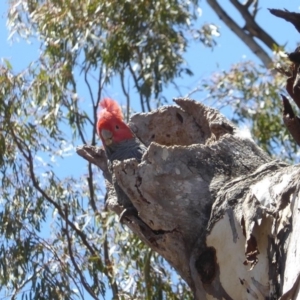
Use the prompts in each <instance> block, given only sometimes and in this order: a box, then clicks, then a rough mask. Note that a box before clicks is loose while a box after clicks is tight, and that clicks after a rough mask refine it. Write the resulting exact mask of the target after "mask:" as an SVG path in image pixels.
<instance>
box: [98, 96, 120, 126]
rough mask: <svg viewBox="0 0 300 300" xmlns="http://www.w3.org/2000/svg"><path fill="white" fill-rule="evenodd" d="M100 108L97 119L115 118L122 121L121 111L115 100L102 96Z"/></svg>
mask: <svg viewBox="0 0 300 300" xmlns="http://www.w3.org/2000/svg"><path fill="white" fill-rule="evenodd" d="M100 107H101V108H102V109H101V110H100V112H99V115H98V120H101V119H108V120H109V119H111V118H116V119H119V120H120V121H123V119H124V118H123V113H122V110H121V107H120V105H119V104H118V102H117V101H115V100H112V99H110V98H104V99H102V100H101V102H100Z"/></svg>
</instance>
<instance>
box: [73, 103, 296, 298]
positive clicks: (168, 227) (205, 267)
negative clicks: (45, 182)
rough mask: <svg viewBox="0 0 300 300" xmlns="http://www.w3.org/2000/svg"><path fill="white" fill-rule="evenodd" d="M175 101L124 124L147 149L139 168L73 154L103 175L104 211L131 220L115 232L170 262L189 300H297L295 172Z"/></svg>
mask: <svg viewBox="0 0 300 300" xmlns="http://www.w3.org/2000/svg"><path fill="white" fill-rule="evenodd" d="M174 101H175V103H176V104H177V105H178V106H169V107H162V108H159V109H158V110H156V111H154V112H151V113H147V114H137V115H135V116H133V117H132V118H131V122H130V127H131V129H132V130H133V131H134V132H135V134H136V135H137V137H138V138H139V139H140V140H141V141H143V142H144V144H145V145H146V146H147V147H148V149H147V152H146V153H145V154H144V156H143V158H142V161H141V163H139V164H138V163H137V161H136V160H135V159H129V160H125V161H115V162H114V163H113V166H112V167H111V168H108V166H107V160H106V158H105V153H104V152H103V150H101V149H100V148H97V147H92V146H88V145H85V146H81V147H79V148H78V150H77V152H78V154H79V155H81V156H82V157H84V158H85V159H87V160H88V161H90V162H92V163H94V164H96V165H97V166H98V167H99V168H101V169H102V170H103V175H104V177H105V178H106V185H107V190H108V199H107V205H108V208H109V209H111V210H112V211H114V212H115V213H117V214H118V215H120V214H121V212H122V211H123V207H122V205H121V203H123V202H122V201H120V199H118V197H121V195H122V194H125V195H126V197H128V200H129V201H130V202H131V203H132V204H133V205H134V207H135V208H136V209H137V211H138V214H137V215H134V214H133V215H129V216H127V217H126V218H125V219H124V223H125V224H126V225H127V226H128V227H129V228H130V229H131V230H132V231H133V232H134V233H135V234H137V235H138V236H139V237H140V238H141V239H142V240H143V241H144V242H145V243H146V244H147V245H148V246H149V247H151V248H152V249H153V250H154V251H157V252H158V253H159V254H160V255H162V256H163V257H164V258H165V259H166V260H167V261H169V263H170V264H171V265H172V266H173V267H174V268H175V269H176V271H177V272H178V273H179V274H180V275H181V276H182V278H183V279H184V280H185V281H186V282H187V283H188V284H189V286H190V287H191V289H192V290H193V292H194V295H195V299H201V300H203V299H279V297H280V296H282V299H297V295H298V288H299V273H300V266H298V264H300V260H299V255H297V246H298V243H297V238H296V235H297V233H296V231H295V230H298V227H299V226H300V221H297V218H295V216H297V215H298V214H299V209H298V207H300V206H299V205H300V204H299V203H298V200H299V175H300V168H299V166H289V165H287V164H285V163H282V162H279V161H273V160H271V158H270V157H268V156H267V155H266V154H265V153H264V152H263V151H262V150H261V149H260V148H259V147H258V146H257V145H256V144H255V143H254V141H253V140H251V139H248V138H245V137H243V136H242V134H241V133H240V132H239V130H238V129H237V128H235V127H234V125H233V124H231V123H230V122H229V121H228V120H227V119H226V118H225V117H224V116H222V115H221V114H220V113H219V112H217V111H216V110H214V109H212V108H208V107H206V106H204V105H202V104H201V103H198V102H195V101H193V100H190V99H183V98H180V99H175V100H174ZM116 182H117V183H118V186H119V187H120V188H121V189H122V193H120V191H118V190H116V189H115V188H114V187H115V186H116V185H115V184H114V183H116ZM122 197H123V196H122ZM299 229H300V228H299ZM298 248H299V247H298ZM296 258H298V259H297V262H296V261H295V260H296ZM298 261H299V262H298ZM291 269H293V270H294V273H293V275H292V276H291V275H290V271H291ZM290 295H292V296H290ZM284 297H286V298H284ZM289 297H291V298H289Z"/></svg>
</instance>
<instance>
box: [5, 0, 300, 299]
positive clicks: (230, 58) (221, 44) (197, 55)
mask: <svg viewBox="0 0 300 300" xmlns="http://www.w3.org/2000/svg"><path fill="white" fill-rule="evenodd" d="M2 1H3V0H2ZM3 2H4V1H3ZM220 2H221V3H222V5H224V8H229V10H228V11H229V13H230V14H231V16H232V17H233V18H234V19H235V20H237V21H238V22H240V24H243V23H242V19H241V17H240V15H239V14H238V13H237V12H235V11H234V10H233V8H232V6H231V4H230V3H229V1H225V0H222V1H220ZM283 2H284V4H283ZM7 3H8V1H5V2H4V5H3V4H2V5H1V6H0V39H1V48H0V58H5V59H7V60H9V61H10V62H11V64H12V66H13V68H14V70H15V72H19V71H21V70H23V69H24V68H26V67H27V66H28V64H29V63H30V62H31V61H32V60H35V59H37V58H38V57H39V47H38V43H37V42H34V43H27V42H25V41H22V40H20V41H15V42H14V43H12V42H11V41H8V36H9V32H8V30H7V28H6V12H7V5H8V4H7ZM223 3H224V4H223ZM283 5H284V6H283ZM200 7H201V9H202V16H201V18H200V19H199V22H200V24H202V23H206V22H214V23H215V24H217V25H219V26H220V32H221V36H220V37H219V38H218V39H217V42H218V46H217V47H216V48H215V49H214V50H213V51H212V50H210V49H208V48H205V47H204V46H203V45H201V44H200V43H198V44H196V43H193V44H192V45H191V46H190V48H189V50H188V52H187V54H186V57H185V58H186V61H187V63H188V65H189V67H190V68H191V69H192V71H193V72H194V76H193V77H184V78H182V79H180V80H177V84H178V85H179V86H180V88H181V93H182V94H183V95H185V94H187V93H188V92H190V91H191V90H193V89H194V88H195V87H196V86H197V85H198V83H199V82H200V81H201V80H202V79H204V78H207V77H209V76H210V75H211V73H212V72H215V71H218V70H227V69H229V67H230V66H231V65H232V64H233V63H237V62H240V61H243V60H254V61H255V62H258V63H260V61H259V60H258V59H257V57H256V56H255V55H253V53H252V52H251V51H250V50H249V49H248V47H247V46H246V45H244V44H243V43H242V41H240V40H239V38H238V37H236V36H235V35H234V34H233V33H232V32H231V31H230V30H229V29H228V28H227V27H226V25H224V24H223V23H222V21H221V20H219V18H218V17H217V15H216V14H215V13H214V12H213V11H212V10H211V9H210V7H209V6H208V5H207V4H206V2H204V1H201V2H200ZM267 8H281V9H282V8H286V9H288V10H291V11H295V12H299V4H297V3H296V1H282V0H262V1H261V10H260V12H259V14H258V18H257V20H258V22H259V24H260V25H261V26H262V27H263V28H264V29H265V30H266V31H267V32H268V33H269V34H270V35H271V36H272V37H273V38H274V39H275V40H276V41H277V42H278V43H279V44H287V48H286V49H287V51H293V50H294V48H295V47H296V42H297V41H298V40H299V33H298V32H297V31H296V30H294V29H293V27H292V25H290V24H289V23H287V22H285V21H284V20H280V19H278V18H276V17H274V16H272V15H271V14H270V13H269V11H268V10H267ZM287 33H288V34H287ZM80 91H81V95H80V97H81V98H82V99H84V98H85V97H87V98H88V95H87V94H86V89H85V88H84V87H82V89H81V90H80ZM107 92H108V96H112V97H114V98H117V99H118V100H119V101H120V102H121V103H122V102H123V103H125V99H123V96H122V92H121V90H120V87H119V85H118V84H117V83H113V84H112V85H111V86H110V87H109V88H108V89H107ZM165 95H166V96H167V97H168V98H169V99H170V102H171V99H172V98H173V97H177V96H178V93H177V91H176V90H175V89H173V88H172V87H171V86H170V88H169V89H167V90H166V91H165ZM197 96H199V98H197V99H198V100H201V97H205V95H197ZM136 99H137V97H136ZM133 105H134V107H135V109H138V106H137V104H136V103H133ZM85 166H86V163H85V162H84V161H83V160H82V159H80V158H79V157H78V156H77V155H76V154H75V153H73V154H72V155H71V156H68V157H67V158H66V159H65V160H64V161H59V165H58V166H57V167H58V169H57V170H58V172H60V174H59V175H60V176H62V177H64V176H66V175H70V174H74V173H76V172H77V174H78V173H81V174H82V173H84V172H86V171H85ZM87 299H88V298H87ZM107 299H109V297H108V298H107Z"/></svg>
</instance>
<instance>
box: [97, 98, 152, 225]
mask: <svg viewBox="0 0 300 300" xmlns="http://www.w3.org/2000/svg"><path fill="white" fill-rule="evenodd" d="M100 107H101V110H100V112H99V115H98V122H97V133H98V135H99V137H100V139H101V141H102V143H103V146H104V149H105V152H106V156H107V158H108V160H109V161H110V162H113V161H114V160H124V159H129V158H135V159H136V160H137V161H138V162H140V161H141V158H142V156H143V153H144V152H145V151H146V149H147V148H146V147H145V146H144V145H143V144H142V143H141V142H140V140H139V139H138V138H137V137H136V136H135V135H134V134H133V132H132V131H131V130H130V128H129V126H128V125H127V124H126V123H125V122H124V118H123V113H122V110H121V107H120V106H119V104H118V103H117V102H116V101H114V100H112V99H109V98H104V99H103V100H101V102H100ZM114 187H115V190H116V192H117V194H118V199H119V201H120V204H121V205H122V206H123V208H124V210H123V212H122V213H121V215H120V221H122V219H123V218H124V217H126V216H128V215H130V214H135V215H137V211H136V209H135V208H134V206H133V205H132V203H131V201H130V200H129V198H128V197H127V195H126V194H125V193H124V191H123V190H122V189H121V187H120V186H119V185H118V184H117V183H116V182H115V183H114Z"/></svg>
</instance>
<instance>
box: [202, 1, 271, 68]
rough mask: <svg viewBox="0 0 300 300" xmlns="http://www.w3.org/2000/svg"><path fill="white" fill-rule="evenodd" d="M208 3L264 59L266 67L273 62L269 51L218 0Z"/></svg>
mask: <svg viewBox="0 0 300 300" xmlns="http://www.w3.org/2000/svg"><path fill="white" fill-rule="evenodd" d="M207 3H208V4H209V5H210V6H211V7H212V9H213V10H214V11H215V12H216V13H217V15H218V16H219V18H220V19H221V20H223V22H224V23H225V24H226V25H227V26H228V27H229V28H230V29H231V30H232V31H233V32H234V33H235V34H236V35H237V36H238V37H239V38H240V39H241V40H242V41H243V42H244V43H245V44H246V45H247V46H248V47H249V48H250V49H251V51H252V52H253V53H254V54H255V55H256V56H257V57H258V58H259V59H260V60H261V61H262V63H263V64H264V66H265V67H266V68H269V67H270V66H271V64H272V60H271V58H270V57H269V55H268V54H267V52H266V51H265V50H264V49H263V48H262V47H261V46H260V45H259V44H258V43H257V42H256V41H255V40H254V38H253V37H252V36H251V35H250V34H247V33H246V32H244V30H243V29H241V28H240V26H239V25H238V24H237V23H236V22H235V21H234V20H233V19H232V18H231V17H230V16H229V15H228V14H227V13H226V12H225V10H224V9H223V8H222V7H221V6H220V5H219V3H218V2H217V1H216V0H207Z"/></svg>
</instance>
